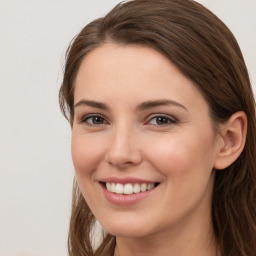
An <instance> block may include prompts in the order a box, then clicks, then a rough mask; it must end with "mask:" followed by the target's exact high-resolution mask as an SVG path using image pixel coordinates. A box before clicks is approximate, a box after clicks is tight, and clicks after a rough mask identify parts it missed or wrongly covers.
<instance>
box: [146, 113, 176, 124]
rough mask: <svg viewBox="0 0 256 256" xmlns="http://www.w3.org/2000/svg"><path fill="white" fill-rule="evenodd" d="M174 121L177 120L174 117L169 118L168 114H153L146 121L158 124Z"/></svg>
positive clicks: (172, 122)
mask: <svg viewBox="0 0 256 256" xmlns="http://www.w3.org/2000/svg"><path fill="white" fill-rule="evenodd" d="M174 123H177V121H176V120H175V119H174V118H171V117H168V116H161V115H159V116H154V117H152V118H151V119H150V120H149V121H148V124H151V125H160V126H164V125H170V124H174Z"/></svg>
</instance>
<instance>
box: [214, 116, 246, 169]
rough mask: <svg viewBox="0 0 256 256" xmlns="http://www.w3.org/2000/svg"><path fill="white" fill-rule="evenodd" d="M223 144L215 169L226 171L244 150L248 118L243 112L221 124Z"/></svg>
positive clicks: (219, 150) (218, 153)
mask: <svg viewBox="0 0 256 256" xmlns="http://www.w3.org/2000/svg"><path fill="white" fill-rule="evenodd" d="M220 130H221V138H222V141H223V142H224V143H221V146H220V148H219V149H218V152H217V156H216V159H215V162H214V168H215V169H219V170H221V169H225V168H227V167H228V166H230V165H231V164H232V163H233V162H235V160H236V159H237V158H238V157H239V156H240V154H241V152H242V151H243V149H244V145H245V140H246V133H247V116H246V114H245V113H244V112H243V111H239V112H236V113H235V114H233V115H232V116H231V117H230V118H229V119H228V121H227V122H225V123H224V124H221V126H220Z"/></svg>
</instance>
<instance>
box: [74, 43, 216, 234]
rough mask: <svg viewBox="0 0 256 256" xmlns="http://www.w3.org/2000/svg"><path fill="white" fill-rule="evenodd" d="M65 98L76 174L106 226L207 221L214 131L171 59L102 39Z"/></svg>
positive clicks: (140, 227) (142, 229) (149, 230)
mask: <svg viewBox="0 0 256 256" xmlns="http://www.w3.org/2000/svg"><path fill="white" fill-rule="evenodd" d="M74 102H75V114H74V123H73V130H72V158H73V162H74V167H75V171H76V176H77V180H78V183H79V187H80V190H81V192H82V194H83V196H84V198H85V200H86V202H87V203H88V205H89V207H90V209H91V210H92V212H93V214H94V215H95V217H96V219H97V220H98V221H99V222H100V223H101V224H102V225H103V227H104V228H105V229H106V230H107V231H109V232H110V233H112V234H114V235H117V236H125V237H145V236H150V235H153V234H157V233H158V234H159V232H172V231H174V230H175V232H177V230H180V228H182V227H186V228H191V229H192V230H193V228H194V229H196V228H198V227H199V228H201V226H202V228H203V226H205V225H209V223H210V214H211V213H210V212H211V196H212V190H213V181H214V173H213V171H212V169H213V167H214V163H215V159H216V156H217V152H218V149H219V147H220V139H219V136H218V135H217V134H216V133H215V132H214V130H213V128H212V123H211V119H210V117H209V109H208V105H207V102H206V101H205V99H204V98H203V96H202V95H201V93H200V92H199V90H198V89H197V87H196V86H195V85H194V84H193V82H191V81H190V80H189V79H188V78H186V77H185V76H184V75H183V74H182V73H181V72H180V71H179V70H178V69H177V68H176V66H174V64H172V63H171V62H170V61H169V60H168V59H167V58H166V57H165V56H163V55H161V54H160V53H158V52H157V51H155V50H153V49H150V48H147V47H143V46H131V45H128V46H122V45H117V44H106V45H103V46H101V47H99V48H97V49H95V50H93V51H92V52H90V53H89V54H88V55H87V56H86V57H85V59H84V60H83V62H82V64H81V67H80V69H79V72H78V75H77V79H76V81H75V92H74ZM145 190H146V191H145Z"/></svg>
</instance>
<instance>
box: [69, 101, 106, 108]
mask: <svg viewBox="0 0 256 256" xmlns="http://www.w3.org/2000/svg"><path fill="white" fill-rule="evenodd" d="M83 105H85V106H89V107H93V108H99V109H103V110H108V109H109V108H108V107H107V105H106V104H104V103H101V102H97V101H93V100H85V99H82V100H80V101H78V102H77V103H76V104H75V105H74V108H76V107H79V106H83Z"/></svg>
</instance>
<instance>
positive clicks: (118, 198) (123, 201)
mask: <svg viewBox="0 0 256 256" xmlns="http://www.w3.org/2000/svg"><path fill="white" fill-rule="evenodd" d="M106 182H113V183H120V184H127V183H132V184H134V183H139V184H142V183H159V182H153V181H149V180H144V179H137V178H116V177H111V178H106V179H102V180H100V182H99V184H100V186H101V188H102V190H103V194H104V196H105V198H106V199H107V200H108V201H109V202H110V203H111V204H114V205H118V206H131V205H135V204H137V203H139V202H141V201H142V200H143V199H146V198H147V197H149V196H151V195H152V194H153V193H154V192H155V190H156V189H157V187H158V186H156V187H154V188H153V189H151V190H147V191H145V192H140V193H136V194H129V195H123V194H116V193H112V192H110V191H108V190H107V189H106V187H105V184H104V183H106Z"/></svg>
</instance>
